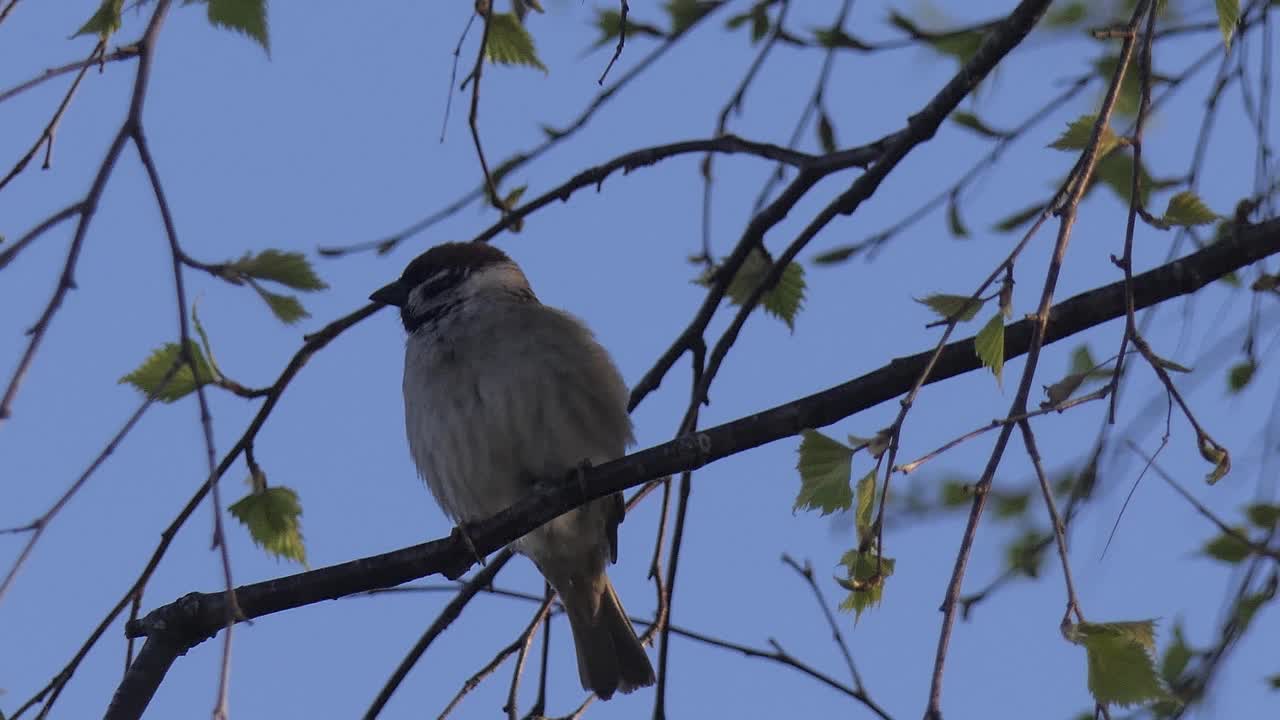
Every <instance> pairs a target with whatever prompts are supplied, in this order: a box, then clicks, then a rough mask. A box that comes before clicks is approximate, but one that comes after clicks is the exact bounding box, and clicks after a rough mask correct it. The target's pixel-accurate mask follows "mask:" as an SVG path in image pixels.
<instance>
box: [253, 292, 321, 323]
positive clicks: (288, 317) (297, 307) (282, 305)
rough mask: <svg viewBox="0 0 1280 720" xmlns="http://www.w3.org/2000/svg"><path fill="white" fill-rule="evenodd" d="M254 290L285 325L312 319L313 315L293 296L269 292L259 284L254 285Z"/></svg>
mask: <svg viewBox="0 0 1280 720" xmlns="http://www.w3.org/2000/svg"><path fill="white" fill-rule="evenodd" d="M253 289H254V290H256V291H257V292H258V295H259V296H261V297H262V299H263V301H264V302H266V303H267V307H269V308H271V313H272V314H273V315H275V316H276V317H277V318H279V320H280V322H282V323H284V324H285V325H292V324H294V323H296V322H298V321H299V320H301V319H303V318H309V317H311V313H309V312H307V309H306V308H304V307H302V303H301V302H299V301H298V298H296V297H294V296H292V295H281V294H279V293H273V292H269V291H267V290H264V289H263V288H261V287H259V286H258V284H257V283H254V284H253Z"/></svg>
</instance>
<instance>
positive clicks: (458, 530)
mask: <svg viewBox="0 0 1280 720" xmlns="http://www.w3.org/2000/svg"><path fill="white" fill-rule="evenodd" d="M449 534H450V535H457V536H458V537H460V538H462V544H463V545H466V546H467V549H468V550H470V551H471V556H472V557H474V558H475V560H476V562H478V563H480V565H481V566H482V567H483V566H484V564H485V562H484V556H483V555H481V554H480V551H479V550H477V549H476V544H475V543H474V542H472V541H471V536H470V535H468V534H467V531H466V530H463V529H462V526H461V525H455V526H453V532H451V533H449Z"/></svg>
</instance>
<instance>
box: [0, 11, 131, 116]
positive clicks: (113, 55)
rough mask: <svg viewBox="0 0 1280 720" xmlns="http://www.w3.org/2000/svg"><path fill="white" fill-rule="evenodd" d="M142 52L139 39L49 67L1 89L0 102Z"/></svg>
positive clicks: (128, 58)
mask: <svg viewBox="0 0 1280 720" xmlns="http://www.w3.org/2000/svg"><path fill="white" fill-rule="evenodd" d="M15 1H16V0H15ZM141 54H142V44H141V41H139V42H136V43H131V44H129V45H121V46H120V47H117V48H116V49H115V50H112V51H111V52H109V53H107V54H105V55H100V56H98V57H90V58H88V59H86V60H77V61H75V62H71V63H67V64H66V65H59V66H58V67H54V68H49V69H48V70H45V71H44V72H43V73H41V74H39V75H37V76H36V77H33V78H31V79H30V80H27V81H26V82H23V83H20V84H18V85H15V86H13V87H11V88H9V89H8V90H4V91H0V103H2V102H4V101H5V100H8V99H10V98H12V97H15V96H17V95H19V94H21V93H24V92H26V91H27V90H30V89H31V88H33V87H36V86H38V85H41V84H43V83H45V82H46V81H49V80H52V79H54V78H56V77H60V76H62V75H66V74H67V73H70V72H76V71H77V70H81V69H83V68H86V67H92V66H94V65H97V66H98V67H102V66H103V65H105V64H106V63H109V62H119V61H121V60H131V59H133V58H135V57H138V56H139V55H141Z"/></svg>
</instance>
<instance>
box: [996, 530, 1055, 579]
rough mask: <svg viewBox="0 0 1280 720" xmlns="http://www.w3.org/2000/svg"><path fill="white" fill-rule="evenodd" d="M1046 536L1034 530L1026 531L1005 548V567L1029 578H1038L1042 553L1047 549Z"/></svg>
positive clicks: (1042, 558) (1042, 560)
mask: <svg viewBox="0 0 1280 720" xmlns="http://www.w3.org/2000/svg"><path fill="white" fill-rule="evenodd" d="M1048 539H1049V538H1048V536H1047V535H1044V534H1043V533H1040V532H1038V531H1036V530H1027V531H1025V532H1023V533H1022V534H1021V535H1019V536H1018V537H1017V538H1014V540H1013V541H1012V542H1010V543H1009V545H1008V546H1006V547H1005V550H1004V557H1005V565H1006V566H1007V567H1008V568H1009V569H1010V570H1013V571H1015V572H1020V573H1022V574H1023V575H1026V576H1027V577H1029V578H1038V577H1040V565H1041V564H1043V562H1044V551H1045V550H1046V549H1048V547H1049V544H1048V543H1047V542H1046V540H1048Z"/></svg>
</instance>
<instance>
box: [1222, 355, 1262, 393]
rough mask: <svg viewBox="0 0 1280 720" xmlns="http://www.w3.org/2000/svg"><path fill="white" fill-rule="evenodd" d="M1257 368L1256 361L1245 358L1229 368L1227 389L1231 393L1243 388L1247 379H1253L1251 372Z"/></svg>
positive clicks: (1246, 383) (1247, 381)
mask: <svg viewBox="0 0 1280 720" xmlns="http://www.w3.org/2000/svg"><path fill="white" fill-rule="evenodd" d="M1257 369H1258V366H1257V364H1256V363H1254V362H1253V361H1252V360H1245V361H1244V362H1242V363H1239V364H1237V365H1235V366H1234V367H1232V368H1231V371H1230V372H1228V373H1227V389H1228V390H1230V391H1231V392H1233V393H1238V392H1240V391H1241V390H1244V388H1245V386H1246V385H1248V384H1249V381H1250V380H1252V379H1253V374H1254V372H1256V371H1257Z"/></svg>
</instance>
